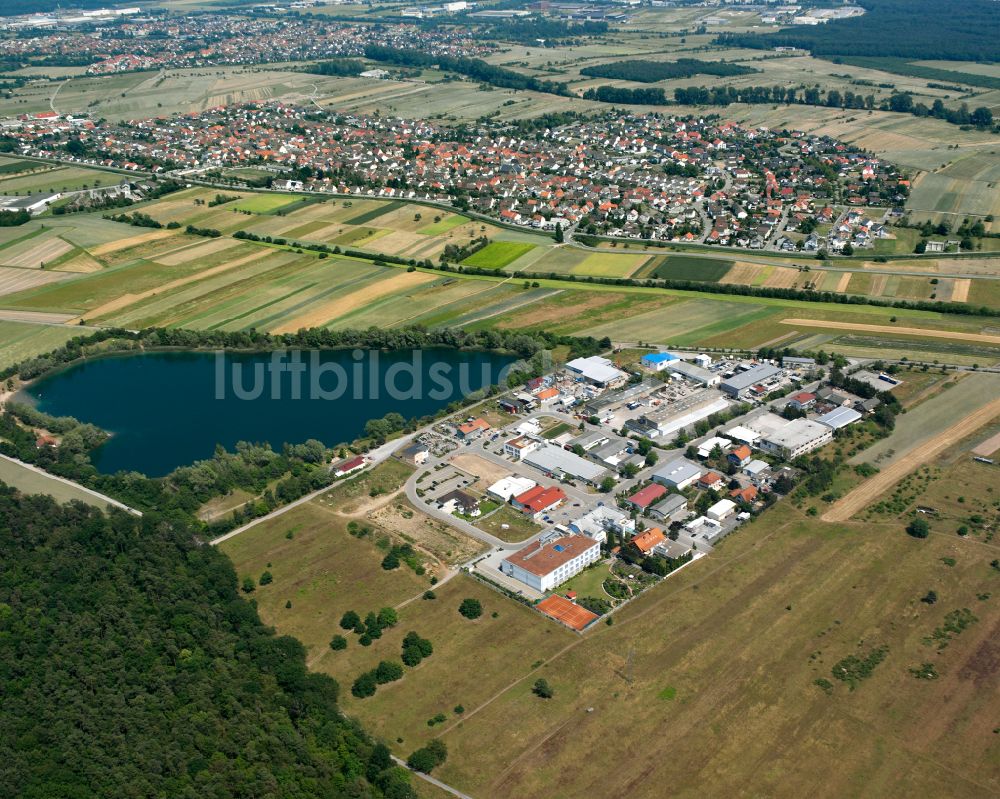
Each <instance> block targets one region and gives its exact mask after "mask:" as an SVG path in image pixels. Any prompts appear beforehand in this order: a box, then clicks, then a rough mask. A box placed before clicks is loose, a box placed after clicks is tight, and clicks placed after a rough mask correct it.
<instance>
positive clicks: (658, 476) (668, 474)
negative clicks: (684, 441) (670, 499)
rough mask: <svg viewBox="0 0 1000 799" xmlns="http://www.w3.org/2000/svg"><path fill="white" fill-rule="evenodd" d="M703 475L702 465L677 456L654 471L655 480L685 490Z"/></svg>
mask: <svg viewBox="0 0 1000 799" xmlns="http://www.w3.org/2000/svg"><path fill="white" fill-rule="evenodd" d="M699 477H701V467H700V466H699V465H698V464H697V463H692V462H691V461H689V460H688V459H687V458H677V459H675V460H672V461H670V462H669V463H665V464H664V465H663V466H660V467H658V468H657V469H656V471H654V472H653V480H654V482H657V483H660V484H661V485H665V486H667V487H668V488H676V489H677V490H678V491H683V490H684V489H685V488H687V487H688V486H689V485H691V484H692V483H694V482H695V481H696V480H697V479H698V478H699Z"/></svg>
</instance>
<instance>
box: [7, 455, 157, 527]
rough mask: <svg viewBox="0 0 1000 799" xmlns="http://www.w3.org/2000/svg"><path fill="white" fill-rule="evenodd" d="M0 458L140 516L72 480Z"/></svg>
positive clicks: (137, 511) (127, 507)
mask: <svg viewBox="0 0 1000 799" xmlns="http://www.w3.org/2000/svg"><path fill="white" fill-rule="evenodd" d="M0 458H3V459H4V460H5V461H10V462H11V463H16V464H17V465H18V466H20V467H21V468H23V469H27V470H28V471H29V472H35V473H36V474H40V475H42V476H43V477H45V478H46V479H48V480H55V481H56V482H58V483H62V484H63V485H68V486H73V488H76V489H78V490H79V491H82V492H83V493H85V494H89V495H90V496H92V497H94V498H95V499H99V500H101V501H103V502H106V503H107V504H108V505H113V506H114V507H116V508H121V509H122V510H124V511H128V512H129V513H131V514H132V515H133V516H142V511H141V510H136V509H135V508H132V507H129V506H128V505H126V504H125V503H124V502H119V501H118V500H117V499H112V498H111V497H109V496H108V495H107V494H102V493H100V492H99V491H94V490H93V489H92V488H87V487H86V486H84V485H80V484H79V483H75V482H73V481H72V480H67V479H66V478H65V477H59V476H58V475H55V474H52V473H51V472H46V471H44V470H43V469H39V468H38V467H37V466H32V465H31V464H30V463H25V462H24V461H21V460H18V459H17V458H11V457H10V456H9V455H0ZM42 493H44V492H42Z"/></svg>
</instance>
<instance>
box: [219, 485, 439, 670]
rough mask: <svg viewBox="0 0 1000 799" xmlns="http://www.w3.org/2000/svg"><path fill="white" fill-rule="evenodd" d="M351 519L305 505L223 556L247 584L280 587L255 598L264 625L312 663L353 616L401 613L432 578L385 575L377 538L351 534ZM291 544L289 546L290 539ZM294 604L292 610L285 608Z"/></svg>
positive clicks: (235, 541) (402, 572)
mask: <svg viewBox="0 0 1000 799" xmlns="http://www.w3.org/2000/svg"><path fill="white" fill-rule="evenodd" d="M348 521H349V519H348V518H347V517H344V516H340V515H338V514H337V513H336V512H335V511H334V510H332V509H329V508H327V507H325V506H323V505H320V504H318V503H315V502H312V503H306V504H305V505H301V506H299V507H298V508H295V509H294V510H291V511H289V512H288V513H285V514H283V515H282V516H279V517H277V518H275V519H272V520H269V521H267V522H263V523H261V524H258V525H257V526H256V527H253V528H251V529H250V530H247V531H246V532H244V533H240V535H238V536H235V537H234V538H230V539H229V540H228V541H226V542H224V543H223V544H221V545H220V548H221V549H222V551H223V552H225V553H226V554H227V555H229V557H230V558H231V559H232V561H233V564H234V565H235V566H236V571H237V573H238V574H239V575H240V577H241V578H243V577H245V576H247V577H251V578H253V579H254V581H259V578H260V575H261V574H262V573H263V572H264V571H270V572H271V573H272V575H273V576H274V582H273V583H271V584H270V585H266V586H259V587H258V588H257V590H256V591H255V592H254V593H253V597H252V598H253V599H255V600H256V601H257V605H258V608H259V609H260V613H261V615H262V616H263V617H264V619H265V620H266V621H267V622H268V623H270V624H274V625H276V626H277V627H279V629H281V630H282V632H284V633H287V634H289V635H294V636H295V637H296V638H298V639H299V640H300V641H302V642H303V643H304V644H305V645H306V646H307V647H308V648H309V659H310V661H316V660H318V659H320V658H322V656H323V655H324V654H325V651H329V648H328V646H327V645H328V644H329V641H330V638H331V637H332V636H333V635H334V634H335V633H339V632H343V631H342V630H340V629H339V627H338V624H337V622H338V621H339V620H340V617H341V615H343V613H344V612H346V611H348V610H355V611H357V612H358V613H360V614H361V615H362V617H363V616H364V614H365V613H367V612H368V611H370V610H376V611H377V610H378V609H379V608H380V607H383V606H386V605H395V604H397V603H399V602H402V601H403V600H404V599H407V598H409V597H411V596H414V595H416V594H419V593H420V592H421V591H423V590H425V589H427V588H428V587H429V583H428V580H427V578H426V577H424V578H420V577H418V576H417V575H416V574H415V573H414V572H413V570H411V569H409V568H407V567H405V566H402V567H400V568H398V569H394V570H392V571H386V570H384V569H383V568H382V567H381V565H380V564H381V562H382V559H383V558H384V557H385V552H384V551H382V550H381V549H380V548H379V547H378V546H376V544H375V540H374V539H373V538H372V537H366V538H356V537H354V536H352V535H351V534H350V533H349V532H348V531H347V524H348ZM289 533H291V534H292V537H291V538H289V537H288V534H289ZM289 601H290V602H291V603H292V606H291V608H287V607H286V606H285V605H286V603H287V602H289Z"/></svg>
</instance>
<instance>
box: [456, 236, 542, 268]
mask: <svg viewBox="0 0 1000 799" xmlns="http://www.w3.org/2000/svg"><path fill="white" fill-rule="evenodd" d="M534 248H535V245H534V244H528V243H527V242H522V241H491V242H490V243H489V244H487V245H486V246H485V247H483V249H481V250H479V252H475V253H473V254H472V255H470V256H469V257H468V258H466V259H465V260H464V261H462V263H463V264H465V265H466V266H478V267H481V268H483V269H503V268H504V267H505V266H507V264H510V263H513V262H514V261H515V260H517V259H518V258H520V257H521V256H522V255H524V254H525V253H527V252H529V251H531V250H533V249H534Z"/></svg>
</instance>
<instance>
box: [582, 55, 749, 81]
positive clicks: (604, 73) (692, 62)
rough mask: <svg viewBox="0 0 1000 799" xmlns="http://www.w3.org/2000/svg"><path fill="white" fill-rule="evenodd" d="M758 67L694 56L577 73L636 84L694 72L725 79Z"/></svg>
mask: <svg viewBox="0 0 1000 799" xmlns="http://www.w3.org/2000/svg"><path fill="white" fill-rule="evenodd" d="M759 71H760V70H758V69H753V68H751V67H745V66H742V65H741V64H730V63H727V62H725V61H701V60H699V59H697V58H679V59H677V60H676V61H614V62H612V63H610V64H595V65H593V66H590V67H584V68H583V69H581V70H580V74H581V75H587V76H589V77H594V78H611V79H612V80H634V81H637V82H639V83H656V82H657V81H661V80H675V79H677V78H690V77H692V76H694V75H715V76H716V77H720V78H725V77H731V76H733V75H750V74H752V73H754V72H759Z"/></svg>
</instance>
